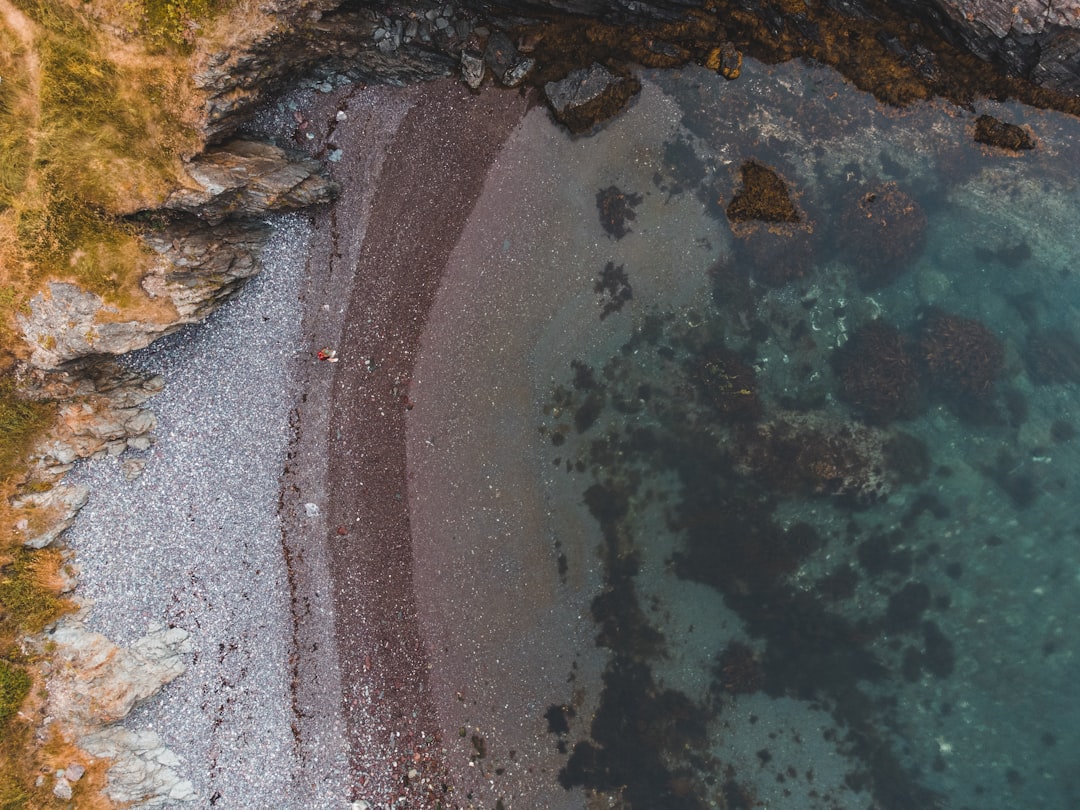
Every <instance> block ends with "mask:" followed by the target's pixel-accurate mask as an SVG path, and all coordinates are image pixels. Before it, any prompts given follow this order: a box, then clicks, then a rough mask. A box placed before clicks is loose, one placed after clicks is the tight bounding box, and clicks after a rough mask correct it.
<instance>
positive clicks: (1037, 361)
mask: <svg viewBox="0 0 1080 810" xmlns="http://www.w3.org/2000/svg"><path fill="white" fill-rule="evenodd" d="M1024 362H1025V363H1026V364H1027V369H1028V374H1029V375H1030V376H1031V379H1032V380H1033V381H1034V382H1036V383H1038V384H1040V385H1052V384H1054V383H1080V341H1077V339H1076V338H1075V337H1074V336H1073V334H1072V332H1070V331H1069V330H1067V329H1049V330H1047V331H1045V332H1039V333H1035V334H1032V335H1030V336H1029V337H1028V341H1027V346H1026V347H1025V349H1024Z"/></svg>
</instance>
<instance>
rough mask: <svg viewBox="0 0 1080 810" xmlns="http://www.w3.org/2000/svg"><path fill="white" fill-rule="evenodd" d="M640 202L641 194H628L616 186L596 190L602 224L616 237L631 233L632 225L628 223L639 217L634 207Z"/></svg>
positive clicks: (597, 206) (619, 237)
mask: <svg viewBox="0 0 1080 810" xmlns="http://www.w3.org/2000/svg"><path fill="white" fill-rule="evenodd" d="M640 204H641V195H640V194H627V193H626V192H624V191H620V190H619V188H618V187H616V186H608V187H607V188H602V189H600V191H598V192H596V208H597V210H598V211H599V212H600V224H601V225H602V226H603V228H604V230H605V231H607V233H608V235H610V236H614V237H615V238H616V239H622V238H623V237H624V236H626V235H627V234H628V233H630V226H629V225H627V224H626V223H627V222H630V221H632V220H634V219H636V218H637V215H636V214H635V213H634V207H635V206H637V205H640Z"/></svg>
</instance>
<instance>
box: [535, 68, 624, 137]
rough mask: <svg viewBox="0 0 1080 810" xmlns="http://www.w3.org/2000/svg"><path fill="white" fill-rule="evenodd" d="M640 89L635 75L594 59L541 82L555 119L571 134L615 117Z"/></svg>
mask: <svg viewBox="0 0 1080 810" xmlns="http://www.w3.org/2000/svg"><path fill="white" fill-rule="evenodd" d="M640 90H641V82H640V81H638V80H637V79H636V78H635V77H633V76H617V75H616V74H614V73H612V72H611V71H610V70H608V69H607V68H605V67H604V66H603V65H600V64H597V63H593V64H592V65H591V66H590V67H588V68H582V69H579V70H572V71H570V73H569V74H567V76H566V78H564V79H562V80H560V81H557V82H548V83H547V84H545V85H544V95H545V96H546V98H547V102H548V106H549V107H550V109H551V112H552V115H554V116H555V120H556V121H558V122H559V123H561V124H563V125H564V126H565V127H566V128H567V129H569V130H570V132H572V133H574V134H582V133H585V132H589V131H591V130H593V129H594V128H595V127H596V126H597V125H598V124H600V123H602V122H604V121H607V120H609V119H611V118H613V117H615V116H616V115H618V113H619V112H621V111H622V109H623V108H624V107H625V106H626V104H627V103H628V102H629V101H630V99H631V98H633V97H634V96H635V95H637V93H638V92H639V91H640Z"/></svg>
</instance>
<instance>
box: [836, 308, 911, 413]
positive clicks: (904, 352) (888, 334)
mask: <svg viewBox="0 0 1080 810" xmlns="http://www.w3.org/2000/svg"><path fill="white" fill-rule="evenodd" d="M833 366H834V368H835V370H836V376H837V378H838V380H839V382H840V398H841V399H842V400H843V401H845V402H847V403H848V404H849V405H851V406H852V407H853V408H854V409H855V410H856V412H857V413H859V414H860V415H861V416H862V417H863V418H864V419H865V420H866V421H867V422H869V423H870V424H873V425H880V426H883V425H887V424H888V423H889V422H891V421H892V420H893V419H896V418H898V417H905V416H912V415H914V411H915V409H916V408H917V407H918V401H919V376H918V371H917V369H916V366H915V360H914V358H913V357H912V356H911V354H910V353H909V352H908V347H907V341H906V340H905V339H904V336H903V335H902V334H901V333H900V331H899V330H898V329H897V328H896V327H894V326H893V325H892V324H889V323H886V322H885V321H882V320H875V321H871V322H870V323H868V324H866V325H865V326H862V327H860V328H859V329H857V330H856V331H855V332H854V333H853V334H852V335H851V337H850V338H849V339H848V342H847V343H845V344H844V345H843V346H842V347H840V348H839V349H837V350H836V351H835V352H834V353H833Z"/></svg>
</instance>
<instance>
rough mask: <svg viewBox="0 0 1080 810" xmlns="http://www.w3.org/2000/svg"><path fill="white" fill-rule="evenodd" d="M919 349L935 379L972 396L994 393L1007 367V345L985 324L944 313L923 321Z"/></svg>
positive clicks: (945, 388)
mask: <svg viewBox="0 0 1080 810" xmlns="http://www.w3.org/2000/svg"><path fill="white" fill-rule="evenodd" d="M919 349H920V351H921V353H922V357H923V362H924V363H925V364H926V367H927V369H928V370H929V372H930V377H931V380H932V382H933V383H934V384H935V385H936V386H938V387H939V388H940V389H941V390H943V391H945V392H947V393H952V394H960V395H967V396H972V397H984V396H987V395H989V394H991V393H992V392H993V390H994V384H995V383H996V382H997V378H998V375H999V374H1000V373H1001V371H1002V369H1004V367H1005V347H1004V346H1002V344H1001V341H1000V340H998V338H997V336H996V335H994V333H993V332H991V331H990V330H989V329H987V328H986V326H984V325H983V324H982V323H980V322H979V321H977V320H975V319H973V318H962V317H960V316H959V315H949V314H946V313H943V312H939V313H935V314H933V315H931V316H930V317H929V318H928V319H927V320H926V323H924V324H923V328H922V337H921V339H920V341H919Z"/></svg>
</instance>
